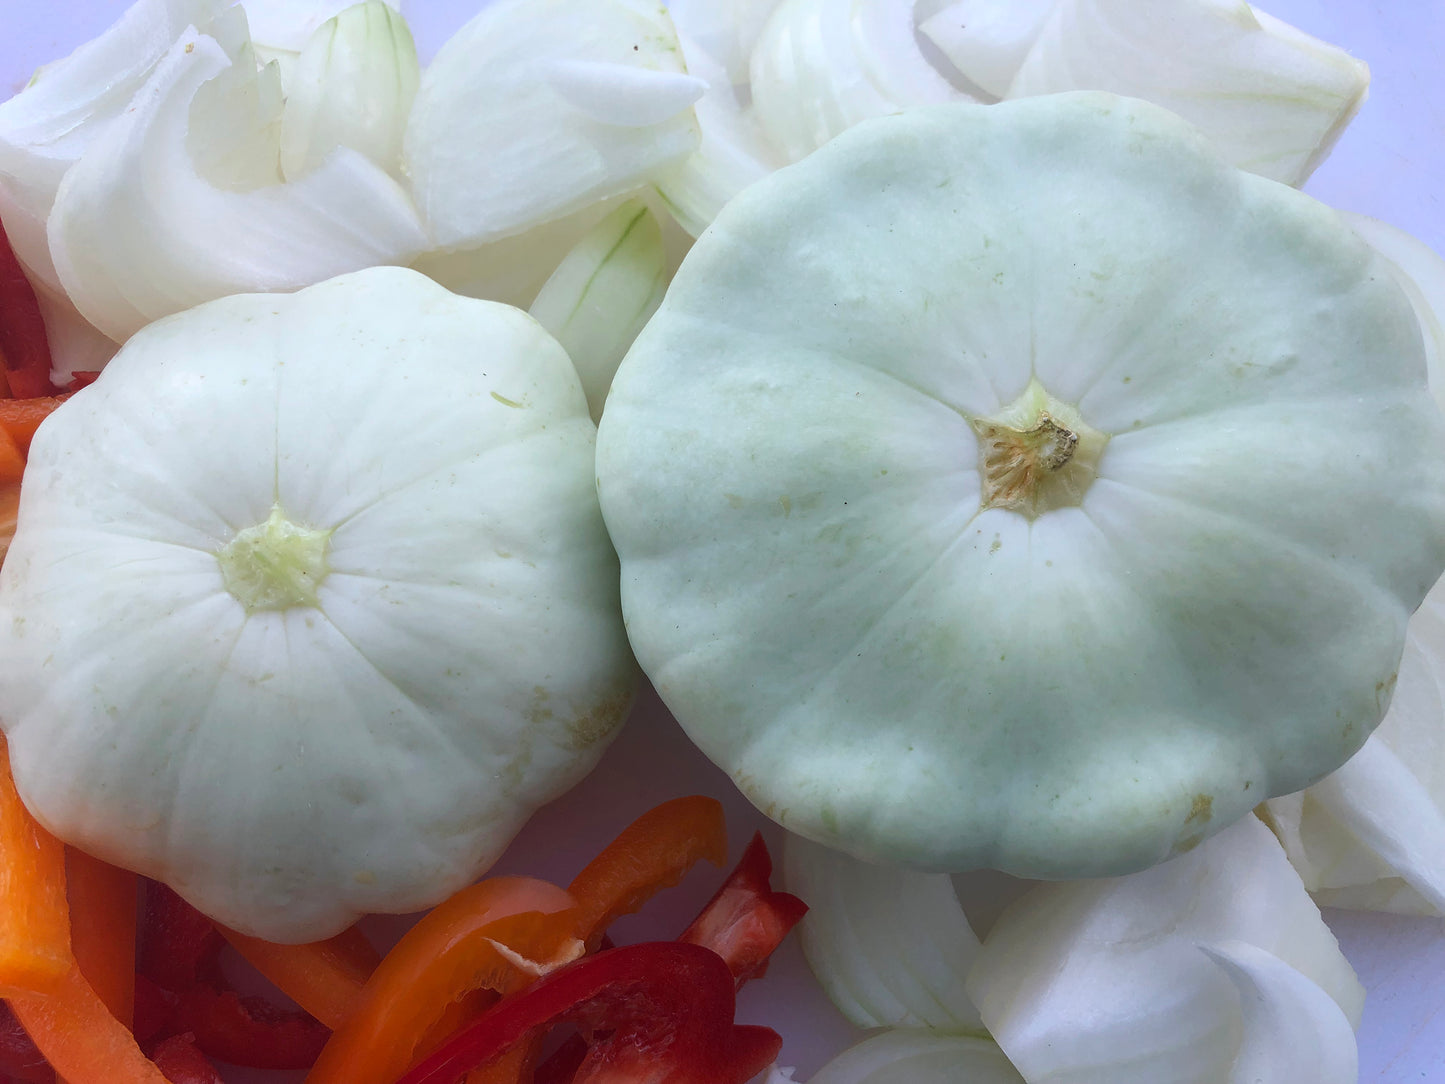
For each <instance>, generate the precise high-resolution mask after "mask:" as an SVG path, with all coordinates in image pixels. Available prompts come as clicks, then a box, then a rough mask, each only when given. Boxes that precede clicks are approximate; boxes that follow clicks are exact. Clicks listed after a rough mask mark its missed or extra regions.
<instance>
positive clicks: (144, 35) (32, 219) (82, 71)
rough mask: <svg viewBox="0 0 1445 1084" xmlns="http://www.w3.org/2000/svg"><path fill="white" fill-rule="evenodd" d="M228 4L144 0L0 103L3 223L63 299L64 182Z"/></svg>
mask: <svg viewBox="0 0 1445 1084" xmlns="http://www.w3.org/2000/svg"><path fill="white" fill-rule="evenodd" d="M226 2H228V0H137V2H136V3H135V4H132V5H131V6H130V7H129V8H127V9H126V11H125V13H124V14H123V15H122V16H121V17H120V19H119V20H117V21H116V22H115V23H114V24H113V25H112V26H111V27H110V28H109V29H107V30H106V31H105V32H104V33H103V34H101V35H100V36H99V37H97V38H94V39H93V40H91V41H88V42H86V43H85V44H84V45H82V46H80V47H79V48H78V49H76V50H75V51H74V52H73V53H71V54H70V55H69V56H67V57H65V58H64V59H61V60H57V61H55V62H53V63H51V64H47V65H46V66H45V68H44V70H43V72H42V73H41V75H40V76H39V77H38V78H37V79H36V80H35V81H34V82H32V83H31V84H30V86H28V87H26V88H25V89H24V90H22V91H21V92H20V93H19V94H17V95H15V96H14V97H13V98H11V99H9V100H8V101H5V102H0V218H3V220H4V222H5V230H6V232H7V233H8V234H9V237H10V244H11V246H12V247H13V248H14V250H15V254H16V256H18V257H19V259H20V262H21V263H22V264H23V265H24V266H25V269H26V270H27V271H28V272H30V274H31V275H32V276H34V277H35V278H37V279H38V280H39V281H41V282H43V283H45V284H46V285H48V286H49V287H50V289H51V290H53V291H55V292H56V293H60V292H61V285H60V280H59V279H58V278H57V277H56V275H55V268H54V266H53V265H52V264H51V262H50V246H49V243H48V241H47V240H46V236H45V223H46V219H47V218H49V216H50V208H51V206H52V204H53V203H54V201H55V192H56V189H58V188H59V187H60V181H61V179H62V178H63V177H64V176H65V173H66V171H67V170H68V169H69V168H70V167H71V166H72V165H74V164H75V163H76V162H77V161H79V159H80V156H81V155H82V154H83V153H84V152H85V150H86V148H87V147H89V146H90V145H91V143H92V142H94V140H95V139H96V137H97V136H98V135H99V134H100V133H101V132H102V131H103V130H104V129H105V127H106V126H107V125H108V124H109V122H110V121H111V120H113V119H114V118H115V117H117V116H119V115H120V114H121V113H123V112H124V111H125V109H126V107H127V106H129V105H130V101H131V98H133V97H134V96H135V93H136V91H138V90H139V89H140V88H141V87H142V86H143V85H144V83H145V81H146V79H147V78H148V77H149V76H150V73H151V71H152V69H154V67H155V66H156V64H158V63H159V62H160V59H161V58H162V57H163V56H165V54H166V50H168V49H169V48H170V46H171V43H172V42H174V41H175V40H176V39H177V38H178V37H180V35H181V33H182V31H184V30H185V29H186V27H187V26H199V27H202V28H206V27H207V25H208V24H209V23H210V22H211V21H212V20H213V19H214V18H216V16H217V15H218V14H219V13H220V12H221V10H222V8H223V7H224V5H225V3H226Z"/></svg>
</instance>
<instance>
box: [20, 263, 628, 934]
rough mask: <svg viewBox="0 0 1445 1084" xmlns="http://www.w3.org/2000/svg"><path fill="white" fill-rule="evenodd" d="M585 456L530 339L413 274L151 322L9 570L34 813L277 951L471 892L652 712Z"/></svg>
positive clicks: (553, 349) (48, 459)
mask: <svg viewBox="0 0 1445 1084" xmlns="http://www.w3.org/2000/svg"><path fill="white" fill-rule="evenodd" d="M595 439H596V430H595V428H594V427H593V424H592V419H591V418H590V417H589V416H588V413H587V401H586V399H585V397H584V396H583V393H582V387H581V384H580V383H579V381H578V379H577V374H576V372H575V371H574V370H573V368H572V365H571V363H570V362H569V361H568V359H567V354H566V352H565V351H564V350H563V349H562V347H561V346H559V345H558V344H557V342H556V340H555V339H553V338H552V337H551V336H550V335H548V334H547V333H546V332H545V331H544V330H542V328H541V326H540V325H539V324H538V323H537V322H536V321H535V320H533V319H532V318H531V317H529V316H528V315H527V314H526V313H523V312H519V311H518V310H516V309H513V308H509V307H507V306H505V305H498V304H493V303H492V302H488V301H474V300H472V299H470V298H463V297H457V296H455V295H453V294H450V293H448V292H447V291H446V290H444V289H442V288H441V287H440V286H438V285H436V284H435V283H434V282H432V281H431V280H430V279H427V278H425V277H424V276H422V275H420V274H418V273H417V272H415V271H408V270H404V269H402V268H394V267H383V268H372V269H370V270H367V271H359V272H357V273H355V274H351V275H345V276H342V277H341V278H336V279H332V280H331V281H329V282H324V283H322V284H320V285H317V286H312V287H310V288H309V289H306V290H302V291H301V292H299V293H297V294H293V295H289V296H277V295H260V294H251V295H243V296H238V297H228V298H224V299H222V300H219V301H213V302H210V303H209V304H206V305H202V306H200V307H199V308H195V309H192V310H190V311H189V312H184V313H180V314H178V315H176V316H172V317H168V318H166V319H164V320H160V321H157V322H156V323H154V324H151V325H150V326H149V327H147V328H145V329H143V330H142V331H140V332H138V333H137V334H136V335H135V336H134V337H133V338H132V339H131V340H130V341H129V342H128V343H126V345H125V346H124V347H123V348H122V349H121V351H120V353H119V354H117V355H116V357H115V359H114V360H113V361H112V362H111V363H110V365H109V366H107V368H106V370H105V372H103V373H102V374H101V376H100V379H99V380H98V381H96V383H95V385H94V386H93V387H90V388H86V389H85V390H84V391H83V392H81V393H80V394H79V395H77V396H76V397H75V398H74V399H72V400H71V401H69V402H67V403H65V404H64V405H63V406H61V407H60V409H59V410H57V411H56V412H55V413H54V414H53V415H52V416H51V417H50V418H49V419H47V420H46V422H45V424H44V425H42V426H41V427H40V431H39V432H38V433H37V434H36V437H35V442H34V444H33V445H32V447H31V452H30V461H29V463H28V465H27V466H26V471H25V479H24V485H23V487H22V492H21V501H20V514H19V524H18V527H17V530H16V532H15V541H14V544H13V545H12V546H11V548H10V553H9V556H8V557H7V558H6V560H5V566H4V569H3V572H0V658H3V659H4V665H3V667H0V723H3V725H4V728H5V730H6V731H7V733H8V735H9V744H10V756H11V760H12V762H13V764H14V769H15V780H16V783H17V784H18V785H19V788H20V790H21V793H22V795H23V797H24V798H25V801H26V803H27V804H28V805H30V807H31V809H32V810H33V811H34V812H35V813H36V815H37V816H38V817H39V818H40V820H41V821H42V822H44V823H45V824H46V825H47V826H48V827H49V828H50V829H51V830H52V831H54V832H55V833H56V834H57V835H59V836H61V837H62V838H63V839H66V840H69V841H71V842H75V843H78V844H80V845H81V846H83V847H84V848H86V849H87V850H90V851H92V852H94V853H96V854H98V855H100V856H102V857H104V858H108V859H110V860H111V861H114V862H117V863H119V864H121V865H124V866H128V867H130V868H132V869H136V870H139V871H141V872H142V873H146V874H148V875H150V876H152V877H157V878H160V879H161V880H164V881H167V882H168V883H170V884H171V885H173V886H174V887H175V888H176V889H177V890H179V891H180V892H181V893H182V894H183V895H185V896H186V897H187V898H189V899H190V900H191V901H192V902H193V903H195V904H196V905H197V906H199V907H200V908H201V909H202V910H204V911H205V912H207V913H208V914H210V915H212V916H214V917H216V918H218V919H220V920H221V921H223V922H225V923H226V924H227V925H229V926H232V927H236V928H238V929H240V930H242V931H244V932H246V933H252V934H258V935H260V936H263V937H267V938H270V939H272V940H277V941H311V940H315V939H317V938H320V937H325V936H328V935H330V934H333V933H336V932H337V931H339V930H341V929H342V928H344V927H345V926H347V925H349V924H350V923H351V922H353V921H354V920H355V919H356V917H357V916H359V915H361V914H364V913H367V912H372V911H392V912H406V911H415V910H419V909H421V908H423V907H427V906H430V905H432V904H434V903H437V902H439V901H440V900H441V899H443V898H444V897H446V896H447V895H449V894H450V893H451V892H453V891H455V890H456V889H458V888H461V887H462V886H463V885H465V884H467V883H469V882H470V881H471V880H473V879H474V878H475V877H476V876H477V875H478V874H479V873H480V872H481V871H482V870H483V869H485V868H486V867H487V866H488V865H490V864H491V863H492V862H493V861H495V860H496V858H497V857H498V855H500V854H501V852H502V850H503V849H504V848H505V847H506V845H507V843H508V841H510V840H511V838H512V836H513V834H514V833H515V832H516V831H517V830H518V829H519V828H520V827H521V826H522V824H523V823H524V822H525V821H526V819H527V818H528V817H529V816H530V815H531V814H532V812H533V811H534V810H535V809H536V808H537V807H538V806H540V805H541V804H542V803H543V802H546V801H549V800H550V799H552V798H554V797H556V796H557V795H558V794H560V793H562V791H564V790H566V789H567V788H568V787H569V786H571V785H572V784H573V783H575V782H577V781H578V779H580V778H581V776H582V775H583V774H584V773H585V772H586V771H587V770H588V769H589V768H591V767H592V765H593V764H595V763H596V761H597V759H598V757H599V756H600V755H601V752H602V749H603V748H604V747H605V746H606V744H607V741H608V739H609V738H611V736H612V735H613V734H614V733H615V732H616V730H617V728H618V726H619V725H620V724H621V722H622V719H623V717H624V715H625V714H626V711H627V708H628V705H629V703H630V701H631V697H632V693H633V687H634V685H635V682H636V677H637V670H636V665H635V664H634V662H633V661H632V656H631V652H630V651H629V649H628V646H627V638H626V634H625V632H624V630H623V627H622V613H621V610H620V608H619V605H618V593H617V558H616V555H615V554H614V553H613V552H612V546H611V544H610V543H609V542H608V539H607V534H606V531H605V529H604V527H603V524H602V516H601V513H600V512H599V510H598V507H597V495H596V490H595V489H594V487H593V477H592V465H593V449H594V441H595Z"/></svg>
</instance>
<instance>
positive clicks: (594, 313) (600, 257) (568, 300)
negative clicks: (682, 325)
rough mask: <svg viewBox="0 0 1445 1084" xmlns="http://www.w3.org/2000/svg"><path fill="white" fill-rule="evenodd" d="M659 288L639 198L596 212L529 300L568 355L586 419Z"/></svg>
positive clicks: (656, 249)
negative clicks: (583, 399)
mask: <svg viewBox="0 0 1445 1084" xmlns="http://www.w3.org/2000/svg"><path fill="white" fill-rule="evenodd" d="M666 291H667V253H666V251H665V249H664V247H663V244H662V227H661V226H659V225H658V222H657V219H656V217H654V216H653V213H652V212H651V211H650V210H648V208H647V205H646V204H645V203H642V202H641V201H640V200H629V201H627V202H626V203H624V204H623V205H622V206H621V207H619V208H617V210H615V211H613V212H612V213H611V214H610V215H608V216H607V217H606V218H604V219H603V220H602V221H601V222H600V223H598V224H597V226H596V227H595V228H594V229H593V230H592V232H591V233H589V234H588V235H587V236H586V237H584V238H583V239H582V241H581V243H580V244H579V245H578V246H577V247H576V248H574V249H573V250H572V251H571V252H569V253H568V254H567V256H566V258H565V259H564V260H563V261H562V263H561V264H560V265H559V266H558V268H557V270H556V271H555V272H553V274H552V277H551V278H549V279H548V280H547V282H546V284H545V285H544V286H543V287H542V290H541V292H540V293H539V294H538V295H537V300H536V301H535V302H533V303H532V308H531V312H532V316H533V318H534V319H535V320H536V321H537V322H538V323H539V324H541V325H542V326H543V327H544V328H546V329H547V330H548V331H549V332H551V333H552V337H553V338H555V339H556V340H557V341H558V342H560V343H561V344H562V346H563V348H564V349H565V350H566V351H567V356H568V357H570V358H571V359H572V364H573V366H575V367H576V369H577V375H578V376H579V377H581V378H582V390H583V391H585V392H586V393H587V408H588V409H589V410H590V411H591V412H592V420H593V421H596V420H597V419H598V418H600V417H602V404H603V403H604V402H605V401H606V399H607V389H608V388H610V387H611V386H612V377H613V376H614V375H615V374H616V372H617V366H618V365H620V364H621V363H622V358H623V356H624V355H625V354H626V353H627V351H628V349H629V348H630V347H631V346H632V340H633V339H635V338H637V335H638V332H640V331H641V330H642V328H643V325H645V324H646V323H647V321H648V320H649V319H651V318H652V314H653V313H654V312H656V311H657V306H659V305H660V304H662V295H663V294H664V293H665V292H666Z"/></svg>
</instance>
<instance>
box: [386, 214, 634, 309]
mask: <svg viewBox="0 0 1445 1084" xmlns="http://www.w3.org/2000/svg"><path fill="white" fill-rule="evenodd" d="M618 202H619V201H613V200H608V201H602V202H599V203H594V204H590V205H589V206H587V207H584V208H583V209H582V210H580V211H574V212H573V213H572V214H570V215H566V216H564V217H562V218H558V219H553V220H552V221H550V222H544V223H542V224H541V225H540V226H533V227H532V228H530V229H529V230H527V231H526V232H525V233H519V234H515V235H513V236H511V237H504V238H502V239H501V240H500V241H492V242H489V243H488V244H484V245H478V246H477V247H476V248H465V249H455V250H452V251H432V252H427V253H424V254H423V255H422V256H420V257H419V258H417V259H416V260H415V261H413V262H412V265H411V266H412V267H413V268H414V269H415V270H417V271H420V272H421V273H422V274H424V275H427V276H428V277H430V278H432V279H434V280H435V281H436V282H439V283H441V285H443V286H445V287H446V288H447V289H448V290H450V291H451V292H452V293H454V294H463V295H465V296H466V297H476V298H481V299H482V300H484V301H500V302H502V303H503V304H506V305H515V306H516V307H517V308H519V309H526V308H530V307H531V305H532V302H533V301H534V300H536V297H537V292H538V291H539V290H541V288H542V286H543V284H545V283H546V281H547V279H548V278H549V277H550V276H551V274H552V272H553V271H555V270H557V266H558V265H559V264H560V263H561V262H562V261H563V260H564V259H566V257H567V253H569V252H571V251H572V249H574V248H575V247H576V246H577V245H579V244H581V243H582V239H583V238H584V237H586V236H587V234H588V233H589V232H590V231H591V230H592V229H593V228H594V227H595V226H596V225H597V223H599V222H601V221H602V220H603V219H604V218H606V217H607V215H608V214H610V213H611V211H612V210H613V208H614V207H616V206H618Z"/></svg>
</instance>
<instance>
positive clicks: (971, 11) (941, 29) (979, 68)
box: [918, 0, 1054, 98]
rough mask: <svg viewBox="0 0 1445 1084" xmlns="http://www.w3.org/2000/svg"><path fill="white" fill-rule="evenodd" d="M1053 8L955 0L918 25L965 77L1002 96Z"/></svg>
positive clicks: (1038, 2) (1013, 0) (1026, 0)
mask: <svg viewBox="0 0 1445 1084" xmlns="http://www.w3.org/2000/svg"><path fill="white" fill-rule="evenodd" d="M1053 7H1054V0H956V2H955V3H952V4H950V5H948V7H946V8H944V9H943V10H942V11H940V12H938V13H937V14H936V15H933V16H931V17H929V18H927V19H924V20H923V21H922V22H921V23H920V24H919V27H918V29H919V31H920V32H921V33H922V34H923V36H924V37H926V38H928V39H929V40H930V41H931V42H933V44H934V45H936V46H938V51H939V52H941V53H942V54H943V55H944V56H945V57H947V58H948V61H949V63H951V64H952V65H953V66H954V67H955V68H957V69H958V70H959V73H960V74H961V75H963V77H964V78H965V79H967V80H969V82H971V83H974V84H975V85H976V86H978V87H980V88H981V89H983V90H985V91H987V92H988V93H989V94H992V95H993V96H994V97H995V98H1002V97H1003V96H1004V95H1005V94H1007V93H1008V88H1009V84H1010V83H1012V82H1013V78H1014V76H1015V75H1017V74H1018V70H1019V67H1020V66H1021V65H1022V64H1023V62H1024V57H1025V56H1027V55H1028V51H1029V49H1030V48H1031V47H1032V46H1033V43H1034V39H1036V38H1037V37H1038V36H1039V31H1040V30H1041V29H1043V25H1044V21H1045V20H1046V19H1047V18H1048V17H1049V12H1050V11H1052V10H1053Z"/></svg>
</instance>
